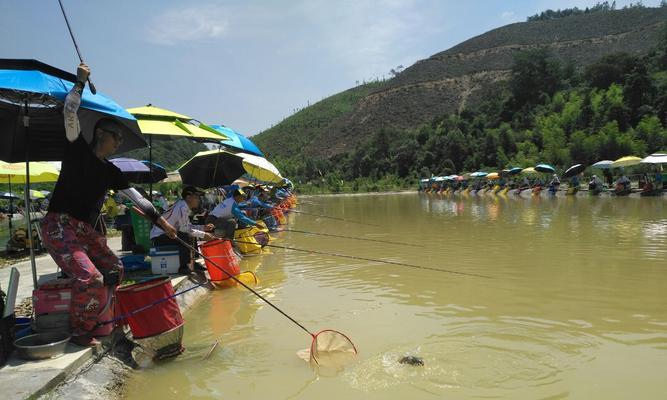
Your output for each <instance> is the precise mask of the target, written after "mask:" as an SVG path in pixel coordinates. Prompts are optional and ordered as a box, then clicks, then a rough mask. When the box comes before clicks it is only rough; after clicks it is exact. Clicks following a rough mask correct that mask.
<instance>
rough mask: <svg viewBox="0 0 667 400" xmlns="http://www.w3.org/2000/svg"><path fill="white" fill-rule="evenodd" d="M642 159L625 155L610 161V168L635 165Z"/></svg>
mask: <svg viewBox="0 0 667 400" xmlns="http://www.w3.org/2000/svg"><path fill="white" fill-rule="evenodd" d="M641 161H642V159H641V158H639V157H635V156H625V157H621V158H619V159H618V160H616V161H614V162H613V163H611V167H612V168H621V167H631V166H633V165H637V164H639V163H640V162H641Z"/></svg>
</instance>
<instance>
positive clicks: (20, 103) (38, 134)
mask: <svg viewBox="0 0 667 400" xmlns="http://www.w3.org/2000/svg"><path fill="white" fill-rule="evenodd" d="M75 82H76V76H75V75H74V74H71V73H69V72H65V71H63V70H60V69H58V68H55V67H52V66H50V65H47V64H44V63H42V62H39V61H37V60H11V59H0V160H3V161H7V162H18V161H25V162H26V175H27V176H29V172H30V171H29V165H30V163H29V162H28V161H58V160H62V158H63V153H64V150H65V146H64V143H65V140H66V139H65V121H64V120H63V114H62V107H63V104H64V101H65V97H66V96H67V94H68V93H69V91H70V90H71V89H72V86H74V83H75ZM78 116H79V122H80V124H81V131H82V132H83V133H84V136H86V139H88V142H90V141H91V140H92V134H93V128H94V127H95V124H96V123H97V121H99V120H100V119H101V118H113V119H114V120H116V121H118V122H119V123H120V124H121V125H122V126H123V127H124V128H125V132H124V133H125V134H124V135H123V143H122V145H121V146H120V148H119V149H118V151H120V152H124V151H128V150H132V149H136V148H139V147H143V146H146V141H144V139H143V137H142V136H141V131H139V125H138V124H137V121H136V120H135V119H134V117H132V116H131V115H130V114H129V113H128V112H127V111H125V109H123V107H121V106H119V105H118V104H116V103H115V102H114V101H113V100H111V99H110V98H108V97H106V96H104V95H103V94H100V93H97V95H93V94H92V93H91V92H90V90H88V89H85V90H84V92H83V95H82V99H81V107H80V108H79V112H78ZM82 184H85V182H82ZM25 186H26V187H25V193H24V196H25V203H26V208H27V209H28V210H29V209H30V196H29V193H30V191H29V187H30V181H29V179H26V184H25ZM26 216H27V218H26V219H27V224H26V227H27V228H28V229H27V230H28V232H31V227H32V223H31V218H30V213H29V212H27V213H26ZM30 262H31V266H32V280H33V285H34V287H35V288H37V267H36V264H35V254H34V248H33V246H30Z"/></svg>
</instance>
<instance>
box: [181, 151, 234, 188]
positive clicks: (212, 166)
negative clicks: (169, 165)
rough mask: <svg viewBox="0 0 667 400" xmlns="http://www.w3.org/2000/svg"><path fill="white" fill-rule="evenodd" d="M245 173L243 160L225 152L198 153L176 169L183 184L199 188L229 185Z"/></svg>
mask: <svg viewBox="0 0 667 400" xmlns="http://www.w3.org/2000/svg"><path fill="white" fill-rule="evenodd" d="M245 172H246V170H245V169H244V167H243V158H242V157H240V156H239V155H236V154H234V153H230V152H228V151H225V150H209V151H200V152H199V153H197V154H195V156H194V157H192V158H191V159H189V160H188V161H186V162H185V164H183V165H182V166H181V167H180V168H179V169H178V173H179V174H180V175H181V180H182V181H183V183H184V184H186V185H193V186H197V187H201V188H212V187H218V186H224V185H229V184H231V183H232V182H234V181H235V180H236V179H237V178H239V177H240V176H241V175H243V174H244V173H245Z"/></svg>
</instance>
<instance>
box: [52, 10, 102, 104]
mask: <svg viewBox="0 0 667 400" xmlns="http://www.w3.org/2000/svg"><path fill="white" fill-rule="evenodd" d="M58 4H60V11H62V12H63V17H64V18H65V24H67V30H68V31H69V36H70V37H71V38H72V43H74V49H76V54H78V55H79V61H81V63H83V57H82V56H81V50H79V45H77V44H76V39H75V38H74V33H73V32H72V27H71V26H70V24H69V20H68V19H67V14H66V13H65V7H64V6H63V2H62V0H58ZM88 87H89V88H90V91H91V93H93V94H97V89H96V88H95V85H93V81H91V80H90V76H89V77H88Z"/></svg>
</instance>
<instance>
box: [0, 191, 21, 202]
mask: <svg viewBox="0 0 667 400" xmlns="http://www.w3.org/2000/svg"><path fill="white" fill-rule="evenodd" d="M0 199H2V200H21V198H20V197H19V196H17V195H16V194H14V193H12V192H4V193H0Z"/></svg>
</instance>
